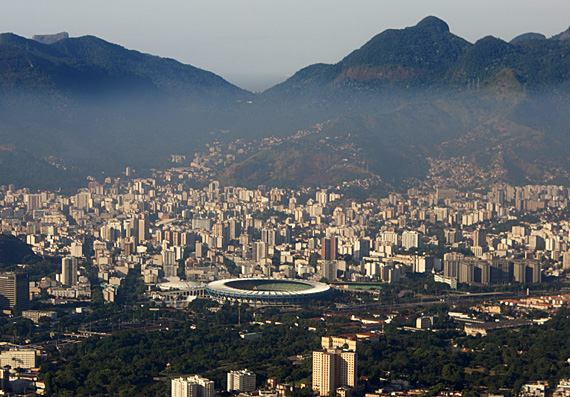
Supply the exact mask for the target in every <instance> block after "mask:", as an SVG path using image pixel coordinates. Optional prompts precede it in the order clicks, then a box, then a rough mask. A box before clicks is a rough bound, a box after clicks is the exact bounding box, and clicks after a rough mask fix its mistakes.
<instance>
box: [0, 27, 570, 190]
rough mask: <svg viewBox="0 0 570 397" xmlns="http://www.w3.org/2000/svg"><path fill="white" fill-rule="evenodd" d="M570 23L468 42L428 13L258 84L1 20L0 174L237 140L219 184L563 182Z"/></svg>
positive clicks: (26, 178) (55, 182)
mask: <svg viewBox="0 0 570 397" xmlns="http://www.w3.org/2000/svg"><path fill="white" fill-rule="evenodd" d="M566 36H567V32H564V33H561V34H560V35H557V36H554V37H553V38H550V39H546V38H544V37H543V36H541V35H539V34H524V35H521V36H519V37H517V38H515V39H513V40H512V41H511V42H509V43H507V42H505V41H503V40H501V39H498V38H495V37H492V36H488V37H484V38H482V39H480V40H478V41H477V42H475V43H469V42H468V41H466V40H464V39H462V38H460V37H458V36H456V35H455V34H453V33H452V32H451V30H450V28H449V26H448V25H447V23H445V22H444V21H442V20H440V19H438V18H436V17H427V18H425V19H423V20H422V21H420V22H419V23H418V24H416V25H415V26H411V27H406V28H403V29H389V30H386V31H384V32H382V33H380V34H378V35H376V36H374V37H373V38H372V39H371V40H369V41H368V42H367V43H365V44H364V45H363V46H361V47H360V48H359V49H356V50H355V51H353V52H351V53H349V54H347V55H346V56H345V57H344V58H343V59H342V60H340V61H339V62H337V63H335V64H323V63H319V64H315V65H310V66H307V67H305V68H303V69H301V70H299V71H298V72H297V73H295V74H294V75H293V76H292V77H291V78H289V79H288V80H286V81H285V82H283V83H281V84H278V85H276V86H275V87H272V88H270V89H268V90H267V91H265V92H263V93H261V94H253V93H250V92H247V91H245V90H242V89H240V88H238V87H236V86H234V85H232V84H230V83H228V82H227V81H225V80H224V79H223V78H222V77H220V76H217V75H215V74H213V73H211V72H208V71H204V70H201V69H199V68H196V67H193V66H190V65H184V64H181V63H179V62H177V61H175V60H172V59H165V58H160V57H156V56H152V55H148V54H143V53H140V52H137V51H134V50H128V49H125V48H123V47H121V46H120V45H117V44H112V43H108V42H106V41H104V40H101V39H99V38H96V37H93V36H85V37H79V38H69V37H56V38H42V39H39V40H40V41H41V42H40V41H37V40H28V39H25V38H23V37H19V36H16V35H14V34H9V33H6V34H2V35H0V184H6V183H16V184H18V185H19V186H30V187H35V188H40V187H41V188H44V187H45V186H52V187H69V188H72V187H74V186H78V185H81V184H82V183H83V182H82V181H84V178H85V177H86V176H88V175H90V176H94V177H102V176H106V175H117V174H118V173H119V172H121V171H122V170H123V169H124V167H126V166H130V167H134V168H136V169H141V170H144V169H150V168H165V167H169V166H171V155H172V154H180V155H184V156H186V157H187V158H189V159H191V158H192V157H193V156H194V153H209V152H210V150H212V149H213V147H212V144H214V142H217V143H216V145H218V147H221V146H223V145H225V144H228V145H229V144H231V143H232V142H233V141H236V140H239V141H240V142H242V143H245V144H247V145H249V146H248V147H249V149H248V151H247V155H245V154H243V155H240V156H237V160H235V161H233V162H232V161H230V160H228V159H229V158H232V156H233V155H230V156H228V157H226V159H225V160H224V161H218V162H216V163H215V164H218V165H216V166H214V168H215V169H214V171H216V172H218V177H219V178H220V180H222V181H224V182H226V183H239V184H247V185H251V186H254V185H256V184H260V183H263V184H266V185H278V186H288V187H292V186H298V185H335V184H341V183H343V182H345V181H351V180H364V179H366V180H368V181H373V183H374V184H376V185H377V186H384V187H386V188H388V187H389V188H394V187H404V186H406V184H417V183H427V184H435V183H437V184H439V185H453V186H456V187H465V188H467V187H469V188H474V187H480V186H485V185H486V184H489V183H492V182H495V181H497V182H498V181H506V182H511V183H529V182H532V183H534V182H541V183H543V182H544V181H551V182H553V183H554V182H556V183H564V184H570V159H568V157H567V155H566V154H565V151H564V148H565V147H567V146H568V145H570V136H569V135H568V133H567V126H568V125H570V100H569V99H570V41H568V40H564V38H565V37H566ZM46 42H49V43H51V44H45V43H46ZM266 138H267V139H269V141H271V142H274V143H273V144H272V145H271V146H267V145H259V143H260V142H261V141H263V140H264V139H266ZM205 144H208V145H210V146H208V147H206V146H204V145H205ZM244 153H245V152H244Z"/></svg>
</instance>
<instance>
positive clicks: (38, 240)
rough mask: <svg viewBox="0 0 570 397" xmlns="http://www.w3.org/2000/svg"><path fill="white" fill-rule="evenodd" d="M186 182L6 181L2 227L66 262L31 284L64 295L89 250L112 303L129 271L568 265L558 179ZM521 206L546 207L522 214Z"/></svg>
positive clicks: (499, 275) (151, 274)
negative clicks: (346, 186) (477, 185)
mask: <svg viewBox="0 0 570 397" xmlns="http://www.w3.org/2000/svg"><path fill="white" fill-rule="evenodd" d="M191 179H192V174H191V173H190V172H189V171H187V170H185V169H184V168H179V169H172V170H170V171H167V172H159V171H156V172H155V174H154V176H153V177H152V178H139V179H128V178H127V179H120V178H107V179H106V180H105V181H104V182H102V183H98V182H95V181H92V182H90V183H89V185H88V188H86V189H83V190H81V191H80V192H79V193H77V194H76V195H74V196H63V195H60V194H57V193H54V192H39V193H32V192H30V191H28V190H27V189H16V188H15V187H14V186H8V187H6V186H1V187H0V222H1V223H0V228H1V230H2V232H3V233H9V234H12V235H15V236H25V238H26V241H27V242H28V244H30V245H31V246H32V248H33V250H34V251H35V252H36V253H37V254H39V255H48V256H60V257H62V258H63V259H62V269H61V274H60V275H59V276H58V277H57V278H56V279H55V280H52V279H44V280H42V281H41V282H40V283H37V284H36V285H33V286H32V288H46V289H49V290H48V292H49V293H50V294H51V295H53V296H56V297H61V298H66V299H88V298H89V297H90V292H91V286H90V284H89V280H88V279H87V277H86V273H85V271H84V270H85V269H84V268H83V266H82V263H83V261H84V260H85V259H88V260H90V261H91V262H92V264H93V265H95V266H96V267H97V268H98V275H99V281H100V282H101V283H102V284H103V285H104V296H105V298H106V299H107V300H111V301H112V300H114V299H115V296H116V291H117V288H118V287H119V286H120V284H121V280H122V279H123V278H124V277H125V276H126V274H127V273H129V271H132V269H135V268H137V269H139V268H140V276H141V277H143V278H144V280H145V282H146V283H148V284H157V283H160V282H163V281H167V280H175V279H176V278H177V277H178V278H180V277H181V278H184V279H186V280H189V281H195V282H200V283H205V282H210V281H214V280H221V279H226V278H231V277H235V276H238V277H276V278H302V279H309V280H324V281H328V282H331V283H332V282H336V281H348V282H367V281H368V282H370V281H372V282H376V281H380V282H397V281H399V280H400V279H402V278H405V277H406V275H407V274H409V273H410V272H418V273H429V274H434V276H435V277H436V280H437V281H440V282H446V283H448V284H450V285H452V287H454V286H456V285H457V283H469V284H483V285H489V284H501V283H512V282H520V283H529V282H540V281H541V280H542V278H543V274H547V275H549V276H559V277H563V276H565V271H566V270H567V269H569V268H570V243H569V241H570V222H569V221H568V220H566V219H565V218H564V217H561V216H557V214H558V215H559V214H560V213H561V212H562V211H563V210H565V209H566V208H567V205H568V199H569V191H568V189H567V188H563V187H559V186H524V187H512V186H507V185H504V186H495V187H493V188H492V189H490V190H489V191H488V192H484V193H483V192H482V193H477V192H469V193H462V192H459V191H457V190H454V189H439V188H438V189H435V190H431V191H426V190H419V189H410V190H408V191H407V193H406V194H390V195H389V196H388V197H386V198H383V199H369V200H366V201H364V202H360V203H359V202H355V201H347V200H345V199H344V198H343V195H342V186H339V187H336V188H334V189H331V190H314V189H313V190H311V189H300V190H291V189H277V188H265V187H264V186H259V187H258V188H257V189H247V188H241V187H233V186H226V187H222V186H220V184H219V183H218V182H216V181H213V182H211V183H209V184H208V186H206V187H205V188H203V189H198V188H190V187H188V185H187V181H188V180H191ZM522 210H524V211H527V212H531V213H532V212H533V211H540V212H535V214H536V219H534V220H532V222H531V221H530V220H528V219H527V220H526V221H524V222H523V219H519V216H521V212H520V211H522ZM496 225H512V226H509V227H507V228H500V227H499V228H497V227H495V226H496ZM442 249H444V250H446V251H450V250H451V251H454V252H451V253H448V254H447V255H446V256H445V257H444V258H443V260H442V259H441V257H436V256H433V255H428V254H424V253H423V252H425V251H428V252H430V251H431V252H434V250H439V251H440V252H441V250H442ZM459 252H461V254H460V253H459Z"/></svg>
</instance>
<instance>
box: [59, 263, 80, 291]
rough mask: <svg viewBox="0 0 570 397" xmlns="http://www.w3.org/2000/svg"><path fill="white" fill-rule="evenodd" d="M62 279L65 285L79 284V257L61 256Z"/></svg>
mask: <svg viewBox="0 0 570 397" xmlns="http://www.w3.org/2000/svg"><path fill="white" fill-rule="evenodd" d="M60 281H61V283H62V284H63V285H69V286H72V285H77V257H74V256H66V257H65V258H61V280H60Z"/></svg>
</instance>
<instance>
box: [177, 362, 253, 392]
mask: <svg viewBox="0 0 570 397" xmlns="http://www.w3.org/2000/svg"><path fill="white" fill-rule="evenodd" d="M170 383H171V396H172V397H214V396H215V395H216V391H215V389H214V382H213V381H211V380H209V379H206V378H203V377H202V376H200V375H192V376H188V377H181V378H175V379H172V380H171V382H170ZM226 389H227V391H229V392H246V393H247V392H252V391H254V390H256V375H255V373H253V372H251V371H249V370H248V369H242V370H238V371H230V372H228V373H227V387H226Z"/></svg>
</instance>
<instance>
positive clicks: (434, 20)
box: [416, 16, 449, 33]
mask: <svg viewBox="0 0 570 397" xmlns="http://www.w3.org/2000/svg"><path fill="white" fill-rule="evenodd" d="M416 28H420V29H426V30H432V31H434V32H438V33H445V32H449V25H448V24H447V23H446V22H445V21H443V20H441V19H439V18H438V17H434V16H429V17H425V18H424V19H422V20H421V21H420V22H418V24H417V25H416Z"/></svg>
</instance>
